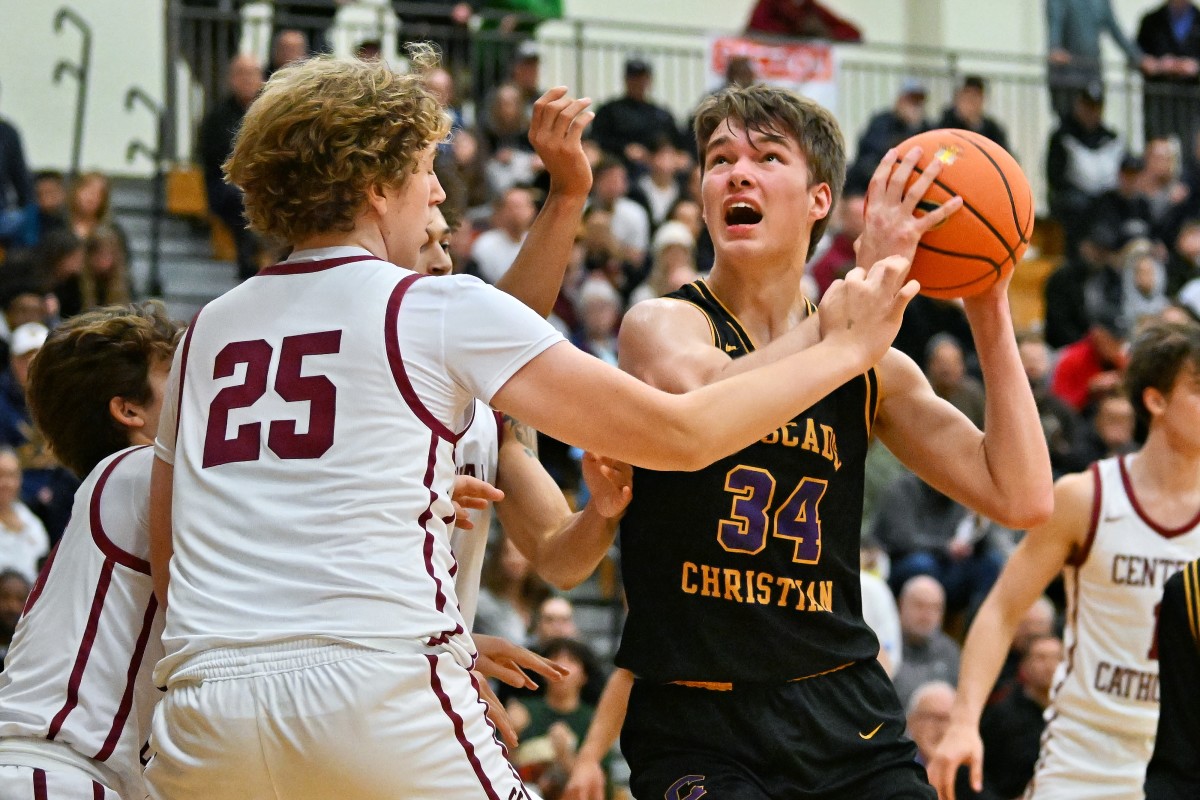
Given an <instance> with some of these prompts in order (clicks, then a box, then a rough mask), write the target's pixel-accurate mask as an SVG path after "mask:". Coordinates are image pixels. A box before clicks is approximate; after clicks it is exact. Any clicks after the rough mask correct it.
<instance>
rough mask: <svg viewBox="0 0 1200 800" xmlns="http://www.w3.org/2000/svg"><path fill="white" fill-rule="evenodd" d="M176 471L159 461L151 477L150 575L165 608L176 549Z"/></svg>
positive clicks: (159, 602) (156, 460)
mask: <svg viewBox="0 0 1200 800" xmlns="http://www.w3.org/2000/svg"><path fill="white" fill-rule="evenodd" d="M174 476H175V468H174V467H173V466H172V465H170V464H168V463H167V462H165V461H163V460H161V459H159V458H155V459H154V465H153V466H152V467H151V473H150V575H151V577H152V578H153V580H154V594H155V596H156V597H157V598H158V604H159V606H161V607H162V608H166V607H167V586H168V584H169V581H170V575H169V568H170V564H171V554H172V553H173V551H174V546H173V544H172V539H171V498H172V496H173V490H172V483H173V481H174Z"/></svg>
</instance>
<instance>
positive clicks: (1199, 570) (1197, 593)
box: [1183, 561, 1200, 647]
mask: <svg viewBox="0 0 1200 800" xmlns="http://www.w3.org/2000/svg"><path fill="white" fill-rule="evenodd" d="M1183 604H1184V606H1185V607H1186V608H1187V621H1188V630H1189V631H1190V632H1191V634H1192V642H1193V643H1194V644H1195V645H1196V646H1197V647H1200V561H1193V562H1192V563H1190V564H1188V565H1187V566H1186V567H1184V568H1183Z"/></svg>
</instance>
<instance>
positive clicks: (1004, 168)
mask: <svg viewBox="0 0 1200 800" xmlns="http://www.w3.org/2000/svg"><path fill="white" fill-rule="evenodd" d="M912 147H920V148H921V160H920V161H919V162H917V168H916V169H915V170H914V172H913V176H912V178H911V179H910V180H909V185H912V183H913V182H914V181H916V180H917V176H918V174H919V173H920V171H921V170H922V169H923V168H925V167H927V166H928V165H929V163H930V162H931V161H932V160H933V159H935V158H936V159H938V160H939V161H941V162H942V172H941V174H940V175H938V177H937V180H936V181H935V182H934V184H933V186H931V187H929V191H928V192H926V194H925V196H924V197H923V198H922V199H921V202H920V203H919V204H918V206H917V212H918V213H920V212H921V211H922V210H925V211H932V210H933V209H934V208H936V207H937V206H938V205H940V204H941V203H944V202H946V201H947V200H949V199H950V198H951V197H953V196H954V195H959V196H960V197H962V199H963V206H962V208H960V209H959V210H958V211H957V212H955V213H954V214H953V215H951V217H950V219H948V220H946V221H945V222H943V223H942V224H941V225H939V226H937V227H936V228H934V229H933V230H931V231H929V232H928V233H926V234H925V235H924V236H922V237H921V241H920V243H919V244H918V245H917V253H916V256H914V258H913V264H912V271H911V272H910V277H912V278H915V279H916V280H918V281H919V282H920V283H921V294H924V295H928V296H930V297H940V298H953V297H970V296H971V295H975V294H979V293H980V292H982V291H984V290H985V289H987V288H988V287H989V286H991V285H992V284H993V283H995V282H996V281H998V280H999V279H1001V278H1002V277H1004V276H1006V275H1008V274H1009V273H1010V272H1012V271H1013V268H1014V267H1015V266H1016V264H1017V262H1018V261H1020V260H1021V256H1022V255H1024V253H1025V248H1026V247H1028V246H1029V237H1030V235H1031V234H1032V233H1033V193H1032V192H1031V191H1030V189H1029V181H1028V180H1026V178H1025V173H1023V172H1022V171H1021V167H1020V166H1019V165H1018V164H1017V162H1016V160H1015V159H1014V158H1013V157H1012V156H1011V155H1009V154H1008V151H1006V150H1005V149H1004V148H1002V147H1001V146H1000V145H998V144H996V143H995V142H993V141H992V140H991V139H988V138H986V137H984V136H980V135H979V134H977V133H973V132H972V131H965V130H955V129H952V128H944V129H941V130H934V131H926V132H925V133H921V134H917V135H916V136H913V137H912V138H910V139H906V140H905V141H904V142H903V143H902V144H900V145H899V147H898V148H897V150H898V152H899V155H900V157H901V158H903V157H904V155H905V153H907V152H908V151H909V149H910V148H912Z"/></svg>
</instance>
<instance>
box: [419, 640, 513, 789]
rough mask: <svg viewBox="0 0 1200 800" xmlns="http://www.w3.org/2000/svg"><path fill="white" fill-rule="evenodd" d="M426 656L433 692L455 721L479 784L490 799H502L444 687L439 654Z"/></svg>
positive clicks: (460, 739) (456, 730) (452, 720)
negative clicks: (440, 674)
mask: <svg viewBox="0 0 1200 800" xmlns="http://www.w3.org/2000/svg"><path fill="white" fill-rule="evenodd" d="M425 658H426V660H428V661H429V682H430V685H432V686H433V693H434V694H436V695H437V698H438V702H440V703H441V704H442V711H445V712H446V716H447V717H449V718H450V721H451V722H452V723H454V736H455V738H456V739H458V743H459V744H461V745H462V748H463V752H465V753H466V754H467V761H469V762H471V769H473V770H475V777H477V778H479V785H480V786H482V787H483V791H484V793H485V794H486V795H487V797H488V800H500V795H498V794H496V788H495V787H494V786H492V781H491V779H489V778H488V776H487V773H486V772H484V770H483V764H481V763H480V762H479V756H477V755H475V745H473V744H472V743H471V740H470V739H468V738H467V731H466V727H465V726H464V725H463V718H462V717H461V716H459V714H458V712H457V711H455V710H454V706H453V705H452V704H451V703H450V697H449V696H448V695H447V694H446V690H445V689H443V688H442V680H441V678H439V677H438V674H437V663H438V659H437V656H433V655H426V656H425Z"/></svg>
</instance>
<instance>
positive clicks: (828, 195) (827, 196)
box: [808, 183, 833, 222]
mask: <svg viewBox="0 0 1200 800" xmlns="http://www.w3.org/2000/svg"><path fill="white" fill-rule="evenodd" d="M808 191H809V193H810V194H811V195H812V205H811V206H810V207H809V209H808V216H809V219H811V220H812V221H813V222H816V221H817V220H819V219H825V218H826V217H827V216H829V211H830V209H832V208H833V192H831V191H830V190H829V184H828V183H818V184H817V185H816V186H813V187H811V188H809V190H808Z"/></svg>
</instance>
